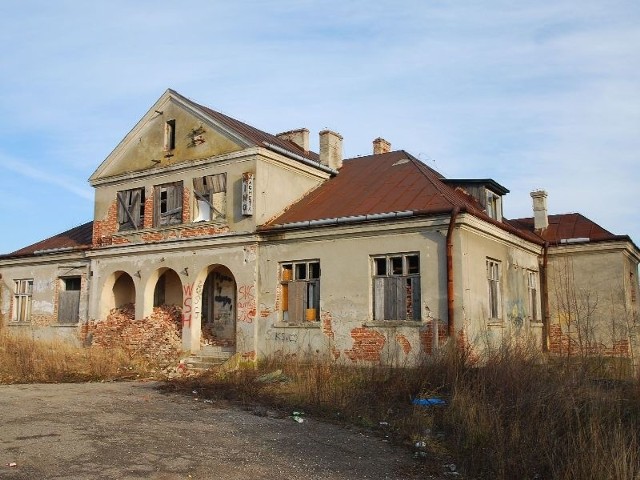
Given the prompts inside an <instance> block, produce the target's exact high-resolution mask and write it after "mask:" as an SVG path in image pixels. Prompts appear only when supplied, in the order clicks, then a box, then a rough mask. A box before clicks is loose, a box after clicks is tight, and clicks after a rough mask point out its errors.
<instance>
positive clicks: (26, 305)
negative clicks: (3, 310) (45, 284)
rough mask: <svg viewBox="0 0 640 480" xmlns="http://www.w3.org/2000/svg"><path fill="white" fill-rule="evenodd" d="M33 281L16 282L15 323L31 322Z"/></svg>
mask: <svg viewBox="0 0 640 480" xmlns="http://www.w3.org/2000/svg"><path fill="white" fill-rule="evenodd" d="M32 293H33V280H16V281H15V294H14V296H13V321H14V322H28V321H30V320H31V294H32Z"/></svg>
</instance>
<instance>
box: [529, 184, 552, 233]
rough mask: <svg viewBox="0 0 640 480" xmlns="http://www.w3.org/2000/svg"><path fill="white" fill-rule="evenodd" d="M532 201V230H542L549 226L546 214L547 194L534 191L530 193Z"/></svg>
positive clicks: (541, 191)
mask: <svg viewBox="0 0 640 480" xmlns="http://www.w3.org/2000/svg"><path fill="white" fill-rule="evenodd" d="M531 198H532V199H533V228H535V229H536V230H542V229H544V228H547V227H548V226H549V216H548V213H547V192H545V191H544V190H536V191H534V192H531Z"/></svg>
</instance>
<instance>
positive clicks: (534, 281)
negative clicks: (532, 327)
mask: <svg viewBox="0 0 640 480" xmlns="http://www.w3.org/2000/svg"><path fill="white" fill-rule="evenodd" d="M527 279H528V280H527V287H528V290H529V315H530V316H531V320H533V321H536V320H538V275H537V274H536V272H528V273H527Z"/></svg>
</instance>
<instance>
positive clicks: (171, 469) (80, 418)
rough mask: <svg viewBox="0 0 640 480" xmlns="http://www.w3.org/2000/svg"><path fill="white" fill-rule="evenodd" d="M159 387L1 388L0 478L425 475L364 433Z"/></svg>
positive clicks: (397, 450)
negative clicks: (248, 409)
mask: <svg viewBox="0 0 640 480" xmlns="http://www.w3.org/2000/svg"><path fill="white" fill-rule="evenodd" d="M158 385H159V384H157V383H154V382H130V383H129V382H124V383H86V384H48V385H43V384H39V385H3V386H0V479H30V480H31V479H72V478H73V479H134V478H137V479H139V478H150V479H167V480H168V479H189V478H192V479H213V478H220V479H231V480H234V479H243V480H244V479H248V478H251V479H279V480H285V479H291V480H295V479H317V478H322V479H326V480H331V479H403V478H404V479H411V478H429V477H428V476H426V477H425V474H424V472H422V473H418V472H417V471H416V461H415V460H414V459H413V458H412V456H411V452H409V451H407V450H406V449H404V448H401V447H396V446H392V445H390V444H389V443H386V442H385V441H384V440H383V439H381V438H379V437H376V436H373V435H369V434H368V433H366V432H358V431H354V430H349V429H346V428H344V427H340V426H337V425H331V424H327V423H323V422H320V421H316V420H314V419H312V418H305V420H304V422H303V423H297V422H295V421H294V420H293V419H292V418H291V417H289V416H282V415H278V414H276V413H275V412H270V411H267V410H265V409H254V410H250V411H245V410H242V409H240V408H237V407H233V406H229V405H218V404H216V403H213V402H212V401H210V400H207V399H205V398H200V397H199V396H198V393H197V392H196V393H193V394H192V396H190V397H189V396H184V395H179V394H166V393H162V392H160V391H159V390H158V388H157V387H158ZM14 464H15V466H14ZM431 478H435V477H431Z"/></svg>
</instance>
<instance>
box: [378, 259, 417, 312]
mask: <svg viewBox="0 0 640 480" xmlns="http://www.w3.org/2000/svg"><path fill="white" fill-rule="evenodd" d="M420 291H421V289H420V257H419V255H418V254H392V255H384V256H377V257H374V258H373V319H374V320H420V318H421V314H420Z"/></svg>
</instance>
